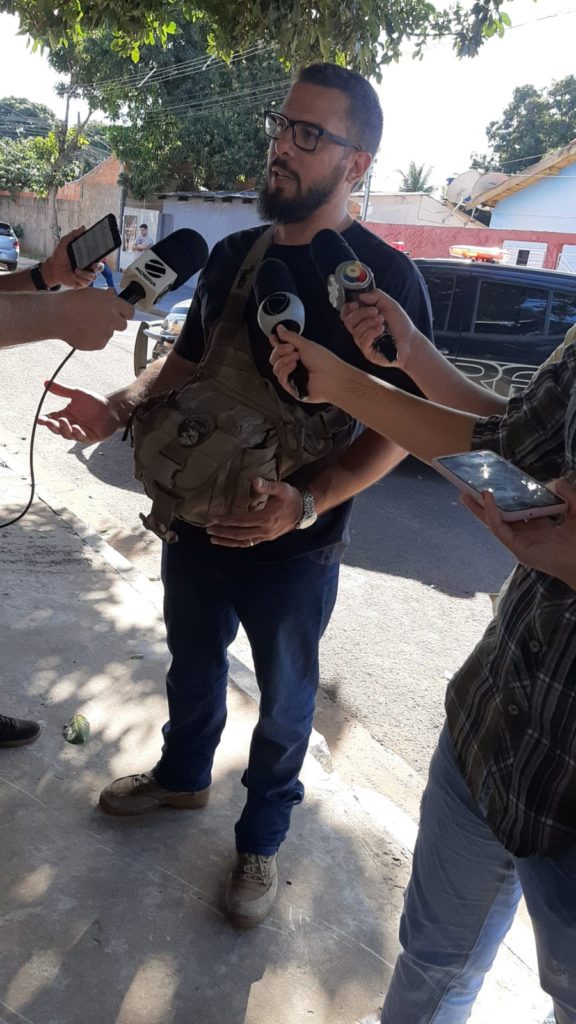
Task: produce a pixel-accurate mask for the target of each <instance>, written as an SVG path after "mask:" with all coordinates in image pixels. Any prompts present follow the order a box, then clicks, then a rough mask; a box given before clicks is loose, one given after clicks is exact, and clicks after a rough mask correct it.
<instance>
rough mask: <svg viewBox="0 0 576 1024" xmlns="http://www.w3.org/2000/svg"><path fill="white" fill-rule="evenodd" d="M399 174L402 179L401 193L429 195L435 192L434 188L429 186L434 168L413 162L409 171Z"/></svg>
mask: <svg viewBox="0 0 576 1024" xmlns="http://www.w3.org/2000/svg"><path fill="white" fill-rule="evenodd" d="M397 173H398V174H399V175H400V177H401V178H402V184H401V185H400V192H426V193H427V194H428V195H429V194H430V192H433V191H434V186H433V185H430V184H429V181H430V175H431V174H432V167H426V165H425V164H417V163H415V161H414V160H411V161H410V163H409V164H408V170H407V171H401V170H398V171H397Z"/></svg>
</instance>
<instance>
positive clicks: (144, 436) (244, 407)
mask: <svg viewBox="0 0 576 1024" xmlns="http://www.w3.org/2000/svg"><path fill="white" fill-rule="evenodd" d="M271 237H272V229H268V230H266V231H265V232H264V233H263V234H262V235H261V236H260V237H259V238H258V239H257V241H256V243H255V244H254V245H253V246H252V248H251V249H250V252H249V253H248V255H247V256H246V259H245V260H244V263H243V264H242V267H241V269H240V272H239V274H238V276H237V278H236V281H235V284H234V287H233V288H232V290H231V292H230V294H229V297H228V300H227V302H226V305H225V307H224V310H223V312H222V315H221V317H220V318H219V319H218V320H217V321H216V322H215V323H214V325H213V327H212V329H211V331H210V334H209V337H208V341H207V345H206V350H205V353H204V356H203V357H202V360H201V361H200V363H199V364H198V367H197V369H196V371H195V373H194V376H193V377H192V379H191V380H190V381H188V382H187V383H186V384H185V385H184V386H183V387H182V388H181V389H180V390H178V391H172V392H169V393H168V392H165V393H163V394H159V395H156V396H154V397H152V398H150V399H148V401H146V402H144V403H143V404H142V405H141V406H139V407H138V408H137V409H136V411H135V413H134V416H133V419H132V423H131V431H132V440H133V444H134V461H135V476H136V478H137V479H138V480H141V481H142V483H143V485H144V489H145V491H146V494H147V495H148V496H149V497H150V498H152V510H151V512H150V514H149V515H147V516H141V519H142V522H143V523H144V525H145V526H146V527H147V529H149V530H152V531H153V532H154V533H156V534H157V535H158V536H159V537H160V538H161V539H162V540H166V541H167V542H168V543H172V542H173V541H175V540H177V539H178V538H177V535H176V534H175V533H174V531H173V530H171V529H170V526H171V523H172V520H173V519H174V518H176V519H183V520H184V521H186V522H188V523H193V524H195V525H198V526H206V525H207V524H208V523H210V522H212V521H213V520H214V518H215V517H216V516H223V515H226V514H228V513H231V512H238V511H241V512H246V511H248V509H249V508H251V507H253V505H252V502H253V500H254V495H253V493H252V490H251V487H252V481H253V480H254V479H255V478H256V477H264V478H265V479H267V480H282V479H284V478H285V477H287V476H289V475H290V474H292V473H294V472H295V471H296V470H297V469H299V468H300V467H302V466H305V465H306V464H308V463H312V462H316V461H317V460H319V459H322V460H324V459H326V457H327V456H328V457H330V456H332V457H333V458H334V457H335V456H336V455H337V454H338V453H339V452H341V451H343V450H344V449H345V448H347V447H348V446H349V444H350V443H351V440H352V436H353V432H354V421H353V420H352V419H351V418H350V417H349V416H348V415H346V414H345V413H343V412H341V410H339V409H335V408H333V407H332V406H327V407H324V408H319V409H318V410H317V411H316V412H314V413H311V412H310V411H308V412H307V411H305V410H304V408H302V407H301V406H299V405H294V404H292V403H287V402H283V401H282V400H281V399H280V397H279V395H278V394H277V392H276V390H275V388H274V385H273V384H272V382H271V381H269V380H266V379H264V378H263V377H261V376H260V374H259V373H258V370H257V367H256V364H255V362H254V357H253V355H252V349H251V345H250V338H249V335H248V329H247V327H246V325H245V323H244V312H245V306H246V302H247V300H248V297H249V295H250V292H251V289H252V284H253V280H254V276H255V272H256V269H257V267H258V264H259V263H260V261H261V259H262V258H263V256H264V254H265V252H266V250H267V249H268V247H269V246H270V242H271Z"/></svg>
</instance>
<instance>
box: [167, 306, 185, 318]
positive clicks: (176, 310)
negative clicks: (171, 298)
mask: <svg viewBox="0 0 576 1024" xmlns="http://www.w3.org/2000/svg"><path fill="white" fill-rule="evenodd" d="M189 309H190V306H172V309H171V310H170V312H169V314H168V316H187V315H188V310H189Z"/></svg>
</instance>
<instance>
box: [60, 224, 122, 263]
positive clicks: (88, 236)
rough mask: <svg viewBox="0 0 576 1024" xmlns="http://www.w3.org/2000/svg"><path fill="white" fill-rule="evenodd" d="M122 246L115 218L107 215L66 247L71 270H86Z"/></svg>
mask: <svg viewBox="0 0 576 1024" xmlns="http://www.w3.org/2000/svg"><path fill="white" fill-rule="evenodd" d="M121 244H122V239H121V237H120V232H119V230H118V224H117V222H116V217H115V216H114V214H113V213H109V214H107V215H106V217H102V219H101V220H99V221H97V222H96V224H93V225H92V227H91V228H88V230H87V231H85V232H84V233H83V234H82V235H79V236H78V238H75V239H74V240H73V241H72V242H70V244H69V245H68V258H69V260H70V266H71V267H72V270H87V268H88V267H91V266H92V264H93V263H97V262H98V260H101V259H102V257H103V256H107V255H108V253H109V252H114V249H118V248H119V247H120V245H121Z"/></svg>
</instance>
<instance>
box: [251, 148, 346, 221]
mask: <svg viewBox="0 0 576 1024" xmlns="http://www.w3.org/2000/svg"><path fill="white" fill-rule="evenodd" d="M273 166H275V167H278V169H279V170H286V168H285V167H284V166H283V165H282V163H281V161H279V160H275V161H274V165H273ZM289 173H291V172H289ZM342 174H343V168H342V167H341V166H338V167H335V168H334V170H333V171H332V173H331V174H329V175H328V176H327V177H326V178H324V181H319V182H317V183H316V184H315V185H311V186H310V188H309V189H308V190H307V191H306V192H303V191H302V186H301V184H300V178H299V177H298V176H297V175H294V174H293V181H294V182H295V185H296V189H295V192H294V193H293V195H292V196H283V195H281V194H280V193H279V192H277V191H276V190H275V189H272V188H271V186H270V184H269V182H266V184H265V185H264V186H263V187H262V189H261V191H260V195H259V197H258V212H259V214H260V216H261V217H262V219H263V220H271V221H273V222H274V224H301V223H302V221H304V220H307V218H308V217H310V216H311V215H312V214H313V213H316V210H319V209H320V208H321V207H322V206H325V204H326V203H327V202H328V200H329V199H331V198H332V196H333V194H334V190H335V188H336V186H337V185H339V184H340V182H341V180H342Z"/></svg>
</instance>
